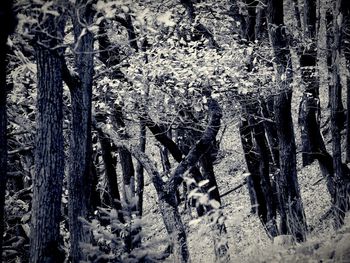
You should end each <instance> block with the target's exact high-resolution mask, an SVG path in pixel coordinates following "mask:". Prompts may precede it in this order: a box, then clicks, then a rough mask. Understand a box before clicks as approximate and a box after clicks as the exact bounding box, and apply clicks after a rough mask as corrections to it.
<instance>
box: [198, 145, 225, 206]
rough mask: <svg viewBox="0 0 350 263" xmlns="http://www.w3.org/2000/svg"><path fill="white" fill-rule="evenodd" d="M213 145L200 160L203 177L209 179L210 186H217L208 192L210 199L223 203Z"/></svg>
mask: <svg viewBox="0 0 350 263" xmlns="http://www.w3.org/2000/svg"><path fill="white" fill-rule="evenodd" d="M212 147H213V146H211V147H210V148H209V150H208V151H207V152H206V153H204V154H203V156H202V158H201V160H200V164H201V167H202V176H203V179H207V180H209V183H208V185H209V186H210V188H212V187H215V188H214V189H213V190H211V191H210V192H209V193H208V194H209V199H210V200H215V201H218V202H219V203H220V204H221V199H220V193H219V188H218V184H217V182H216V178H215V173H214V166H213V159H212V156H211V152H212Z"/></svg>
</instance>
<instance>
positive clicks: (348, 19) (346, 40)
mask: <svg viewBox="0 0 350 263" xmlns="http://www.w3.org/2000/svg"><path fill="white" fill-rule="evenodd" d="M342 11H343V14H344V22H343V41H342V42H343V43H342V46H343V54H344V56H345V59H346V68H347V70H348V73H349V72H350V4H349V3H347V4H344V8H343V10H342ZM346 86H347V90H346V94H347V97H346V110H347V111H346V162H347V163H350V77H349V76H348V77H347V82H346Z"/></svg>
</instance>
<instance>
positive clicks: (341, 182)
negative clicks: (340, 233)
mask: <svg viewBox="0 0 350 263" xmlns="http://www.w3.org/2000/svg"><path fill="white" fill-rule="evenodd" d="M344 4H345V1H342V0H338V1H337V2H336V5H335V8H334V18H333V30H334V31H333V35H334V42H333V46H332V75H333V89H332V91H331V130H332V150H333V167H334V180H335V184H336V188H335V209H334V211H335V225H336V227H340V226H341V225H343V223H344V217H345V212H346V211H348V210H349V188H350V187H349V182H350V178H349V174H348V173H347V171H346V170H347V169H345V168H346V167H345V166H343V164H342V156H341V154H342V150H341V133H340V132H341V128H342V117H341V116H342V115H341V113H342V111H343V108H342V107H341V100H342V97H341V89H342V87H341V83H340V65H341V63H340V53H341V39H342V23H343V14H342V11H343V10H344Z"/></svg>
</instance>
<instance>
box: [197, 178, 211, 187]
mask: <svg viewBox="0 0 350 263" xmlns="http://www.w3.org/2000/svg"><path fill="white" fill-rule="evenodd" d="M208 183H209V180H208V179H206V180H203V181H200V182H199V183H198V186H199V187H202V186H204V185H206V184H208Z"/></svg>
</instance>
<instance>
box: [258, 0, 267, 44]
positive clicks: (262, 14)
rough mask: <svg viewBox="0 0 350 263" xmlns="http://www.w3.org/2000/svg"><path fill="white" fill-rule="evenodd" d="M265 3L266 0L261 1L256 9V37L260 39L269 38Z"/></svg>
mask: <svg viewBox="0 0 350 263" xmlns="http://www.w3.org/2000/svg"><path fill="white" fill-rule="evenodd" d="M265 5H266V0H262V1H259V3H258V6H257V10H256V12H257V14H256V24H255V39H256V40H259V41H260V40H264V39H268V35H267V21H266V7H265Z"/></svg>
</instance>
